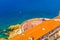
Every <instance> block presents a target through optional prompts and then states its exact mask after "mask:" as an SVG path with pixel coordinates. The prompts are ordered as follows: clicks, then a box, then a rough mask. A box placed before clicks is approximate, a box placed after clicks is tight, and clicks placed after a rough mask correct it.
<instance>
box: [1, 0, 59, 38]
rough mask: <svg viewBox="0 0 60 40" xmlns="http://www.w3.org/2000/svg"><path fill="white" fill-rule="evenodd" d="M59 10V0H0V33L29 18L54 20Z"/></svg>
mask: <svg viewBox="0 0 60 40" xmlns="http://www.w3.org/2000/svg"><path fill="white" fill-rule="evenodd" d="M59 10H60V0H0V31H1V30H3V29H7V28H8V27H9V26H10V25H15V24H18V23H19V24H21V23H22V22H24V21H25V20H28V19H31V18H41V17H42V18H54V17H56V16H57V15H58V11H59ZM0 37H5V36H4V35H3V34H0Z"/></svg>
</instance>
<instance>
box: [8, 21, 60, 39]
mask: <svg viewBox="0 0 60 40" xmlns="http://www.w3.org/2000/svg"><path fill="white" fill-rule="evenodd" d="M59 25H60V22H57V21H54V20H48V21H45V22H43V23H42V24H40V25H38V26H36V27H34V28H31V29H30V30H28V31H26V32H24V33H22V34H20V35H17V36H15V37H13V38H10V39H8V40H30V38H31V37H32V38H33V39H34V40H37V39H38V38H41V37H42V36H43V35H45V34H46V33H48V32H50V31H52V30H53V29H55V28H56V27H58V26H59Z"/></svg>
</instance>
